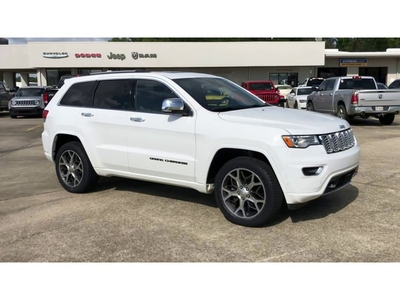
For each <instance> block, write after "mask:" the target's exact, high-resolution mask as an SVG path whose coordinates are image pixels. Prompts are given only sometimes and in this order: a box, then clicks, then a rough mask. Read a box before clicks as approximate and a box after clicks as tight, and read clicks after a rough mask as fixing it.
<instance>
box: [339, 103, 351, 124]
mask: <svg viewBox="0 0 400 300" xmlns="http://www.w3.org/2000/svg"><path fill="white" fill-rule="evenodd" d="M336 116H337V117H338V118H341V119H343V120H346V121H350V118H349V116H348V114H347V110H346V106H344V105H343V104H339V105H338V107H337V110H336Z"/></svg>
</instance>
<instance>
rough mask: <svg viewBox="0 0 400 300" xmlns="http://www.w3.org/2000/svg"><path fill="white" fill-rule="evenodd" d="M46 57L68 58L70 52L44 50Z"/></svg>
mask: <svg viewBox="0 0 400 300" xmlns="http://www.w3.org/2000/svg"><path fill="white" fill-rule="evenodd" d="M43 57H44V58H53V59H57V58H66V57H68V52H43Z"/></svg>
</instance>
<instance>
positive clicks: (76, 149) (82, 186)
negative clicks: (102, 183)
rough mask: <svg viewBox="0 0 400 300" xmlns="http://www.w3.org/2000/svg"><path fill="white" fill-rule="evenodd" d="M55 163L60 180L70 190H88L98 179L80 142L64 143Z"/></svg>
mask: <svg viewBox="0 0 400 300" xmlns="http://www.w3.org/2000/svg"><path fill="white" fill-rule="evenodd" d="M55 164H56V173H57V177H58V180H59V181H60V183H61V185H62V186H63V187H64V189H66V190H67V191H68V192H71V193H84V192H87V191H89V190H90V189H92V188H93V187H94V186H95V185H96V183H97V181H98V178H99V177H98V175H97V174H96V172H95V171H94V169H93V167H92V164H91V163H90V161H89V158H88V156H87V154H86V152H85V150H84V149H83V147H82V144H81V143H79V142H68V143H66V144H64V145H62V146H61V147H60V149H59V150H58V152H57V154H56V160H55Z"/></svg>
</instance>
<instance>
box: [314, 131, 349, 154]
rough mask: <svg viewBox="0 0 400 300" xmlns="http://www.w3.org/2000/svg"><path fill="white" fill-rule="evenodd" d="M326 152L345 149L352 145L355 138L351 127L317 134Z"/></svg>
mask: <svg viewBox="0 0 400 300" xmlns="http://www.w3.org/2000/svg"><path fill="white" fill-rule="evenodd" d="M318 138H319V140H320V141H321V143H322V145H324V147H325V151H326V153H328V154H331V153H336V152H340V151H345V150H347V149H350V148H352V147H354V145H355V139H354V135H353V131H352V130H351V129H348V130H344V131H339V132H335V133H329V134H324V135H320V136H318Z"/></svg>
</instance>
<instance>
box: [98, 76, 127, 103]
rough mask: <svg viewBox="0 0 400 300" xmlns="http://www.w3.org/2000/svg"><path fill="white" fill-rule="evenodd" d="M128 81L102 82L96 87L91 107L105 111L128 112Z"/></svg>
mask: <svg viewBox="0 0 400 300" xmlns="http://www.w3.org/2000/svg"><path fill="white" fill-rule="evenodd" d="M130 82H131V81H130V80H129V79H121V80H104V81H100V82H99V85H98V86H97V89H96V92H95V95H94V101H93V107H96V108H105V109H117V110H128V109H131V105H130V101H129V100H130V91H131V85H130Z"/></svg>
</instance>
